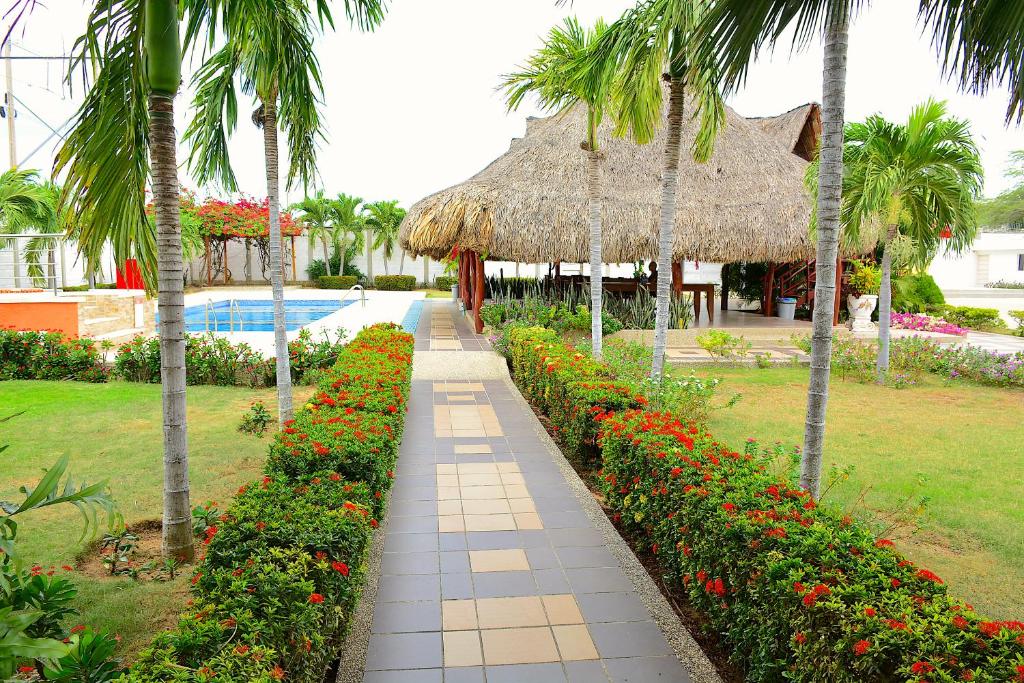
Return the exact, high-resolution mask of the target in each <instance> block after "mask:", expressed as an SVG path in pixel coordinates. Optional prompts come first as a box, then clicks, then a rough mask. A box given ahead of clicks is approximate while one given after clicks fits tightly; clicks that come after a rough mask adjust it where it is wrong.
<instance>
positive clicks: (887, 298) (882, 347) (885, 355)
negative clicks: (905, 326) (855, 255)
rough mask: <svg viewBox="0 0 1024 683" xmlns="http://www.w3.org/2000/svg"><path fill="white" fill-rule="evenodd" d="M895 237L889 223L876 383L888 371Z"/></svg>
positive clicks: (884, 250)
mask: <svg viewBox="0 0 1024 683" xmlns="http://www.w3.org/2000/svg"><path fill="white" fill-rule="evenodd" d="M894 237H896V226H895V225H890V226H889V232H888V235H887V238H886V240H885V245H884V246H883V247H882V249H883V251H882V284H881V287H880V288H879V290H878V360H877V362H876V363H875V367H876V368H877V370H878V383H879V384H881V383H883V382H884V381H885V375H886V373H888V372H889V328H890V325H891V323H892V250H891V249H889V245H890V244H892V240H893V238H894Z"/></svg>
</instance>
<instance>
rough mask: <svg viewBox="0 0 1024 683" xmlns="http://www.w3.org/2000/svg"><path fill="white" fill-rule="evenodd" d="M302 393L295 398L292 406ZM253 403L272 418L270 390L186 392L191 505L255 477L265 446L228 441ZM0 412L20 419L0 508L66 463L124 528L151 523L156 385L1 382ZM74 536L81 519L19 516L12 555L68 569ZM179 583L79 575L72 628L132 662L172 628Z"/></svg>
mask: <svg viewBox="0 0 1024 683" xmlns="http://www.w3.org/2000/svg"><path fill="white" fill-rule="evenodd" d="M308 393H309V389H307V388H297V389H296V398H297V399H300V398H304V397H305V396H306V395H308ZM256 399H260V400H262V401H264V402H265V403H266V404H267V408H268V410H270V411H271V413H274V414H276V400H275V394H274V390H272V389H271V390H260V391H256V390H250V389H240V388H234V387H189V389H188V406H189V412H188V421H189V425H188V426H189V461H190V462H189V467H190V474H191V490H192V502H193V505H195V504H199V503H202V502H204V501H206V500H216V501H227V500H228V499H229V498H230V496H231V495H232V494H233V493H234V492H235V491H237V489H238V487H239V485H241V484H242V483H243V482H245V481H248V480H250V479H252V478H254V477H256V476H258V474H259V472H260V468H261V466H262V464H263V458H264V456H265V454H266V450H267V443H268V441H267V439H263V440H260V439H257V438H255V437H252V436H248V435H244V434H240V433H239V432H238V431H236V426H237V425H238V422H239V420H240V418H241V415H242V413H243V412H244V411H246V410H247V409H248V407H249V404H250V403H251V402H252V401H253V400H256ZM0 406H2V408H0V416H2V415H7V414H9V413H11V412H17V411H25V413H24V414H23V415H20V416H18V417H16V418H14V419H13V420H11V421H9V422H7V423H4V424H3V426H2V427H0V443H9V444H10V445H11V447H10V448H9V449H8V450H7V451H5V452H4V454H3V455H2V456H0V458H3V467H2V468H0V499H7V500H12V499H18V500H20V498H21V497H20V494H18V493H17V489H18V487H19V486H21V485H24V484H28V485H32V484H34V483H35V482H36V481H38V479H39V477H40V476H41V474H42V470H43V468H45V467H48V466H49V465H51V464H52V463H53V462H55V461H56V460H57V458H58V457H59V456H61V455H63V454H65V453H66V454H68V455H69V456H70V458H71V463H70V466H69V471H70V472H71V473H72V474H73V475H74V477H75V478H76V480H78V481H87V482H90V483H91V482H95V481H99V480H101V479H107V480H109V482H110V489H111V492H112V494H113V497H114V499H115V500H116V501H117V503H118V506H119V508H120V510H121V512H122V514H123V515H124V517H125V520H126V522H127V523H128V524H132V523H133V522H138V521H141V520H148V519H159V518H160V514H161V492H162V485H163V484H162V482H163V469H162V468H163V465H162V453H161V448H162V445H161V419H160V386H159V385H155V384H128V383H122V382H114V383H110V384H81V383H77V382H0ZM222 509H223V508H222ZM80 531H81V517H80V516H79V514H78V512H77V511H76V510H75V509H74V508H72V507H68V506H63V507H59V508H53V509H50V510H40V511H37V512H31V513H27V514H26V515H24V516H19V535H18V548H19V552H20V554H21V555H22V556H23V557H24V558H25V560H26V561H29V562H38V563H39V564H42V565H43V566H49V565H57V566H60V565H62V564H75V558H76V555H78V554H79V553H80V552H81V550H82V545H81V544H78V543H77V539H78V538H79V535H80ZM87 540H88V539H87ZM188 573H189V572H188V571H186V572H185V574H186V575H187V574H188ZM187 581H188V577H187V576H180V577H178V578H177V579H176V580H174V581H172V582H167V583H158V582H152V581H146V582H133V581H131V580H130V579H127V578H115V579H95V578H89V577H88V576H84V575H79V576H77V577H75V582H76V584H77V585H78V588H79V597H78V600H77V604H76V606H77V608H78V609H79V610H80V611H81V612H82V615H81V616H80V617H78V618H76V619H75V621H76V622H81V623H86V624H90V625H93V626H97V627H105V628H108V629H109V630H111V631H113V632H115V633H119V634H121V635H122V637H123V639H124V640H123V647H122V650H123V652H126V653H131V652H134V651H135V650H137V649H138V648H139V647H141V646H143V645H144V644H145V643H146V641H148V640H149V638H150V637H151V636H152V634H153V633H154V632H156V631H157V630H159V629H160V628H162V627H163V626H165V625H169V624H171V623H173V622H174V620H175V617H176V615H177V613H178V612H179V611H181V610H182V609H183V607H184V602H185V599H186V597H185V593H186V592H187Z"/></svg>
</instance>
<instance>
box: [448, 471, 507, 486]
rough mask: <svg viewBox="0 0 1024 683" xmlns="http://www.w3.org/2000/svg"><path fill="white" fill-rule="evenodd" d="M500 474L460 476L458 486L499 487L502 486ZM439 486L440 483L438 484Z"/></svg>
mask: <svg viewBox="0 0 1024 683" xmlns="http://www.w3.org/2000/svg"><path fill="white" fill-rule="evenodd" d="M501 479H502V475H500V474H460V475H459V482H458V485H459V486H500V485H501V484H502V481H501ZM438 483H439V484H440V483H441V482H438Z"/></svg>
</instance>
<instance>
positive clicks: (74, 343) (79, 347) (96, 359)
mask: <svg viewBox="0 0 1024 683" xmlns="http://www.w3.org/2000/svg"><path fill="white" fill-rule="evenodd" d="M5 379H49V380H77V381H80V382H106V381H107V370H106V368H105V367H104V366H103V357H102V355H101V354H100V351H99V349H98V348H97V345H96V342H95V341H93V340H92V339H89V338H87V337H82V338H79V339H69V338H67V337H65V336H64V335H63V333H61V332H34V331H28V332H23V331H19V330H11V329H0V380H5Z"/></svg>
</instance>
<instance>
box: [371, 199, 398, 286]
mask: <svg viewBox="0 0 1024 683" xmlns="http://www.w3.org/2000/svg"><path fill="white" fill-rule="evenodd" d="M363 209H365V211H366V218H365V219H364V221H365V223H366V229H367V234H369V231H370V230H372V231H373V248H374V249H382V250H383V252H382V255H383V256H384V272H385V273H387V272H388V261H389V260H390V259H391V257H392V256H394V255H395V246H396V245H397V244H398V228H399V227H400V226H401V225H402V219H404V218H405V209H403V208H402V207H400V206H399V205H398V200H397V199H392V200H391V201H380V202H373V203H372V204H366V205H365V206H364V207H363ZM401 252H402V254H401V256H400V257H399V261H398V274H399V275H401V274H402V270H403V269H404V267H405V249H402V250H401Z"/></svg>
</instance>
